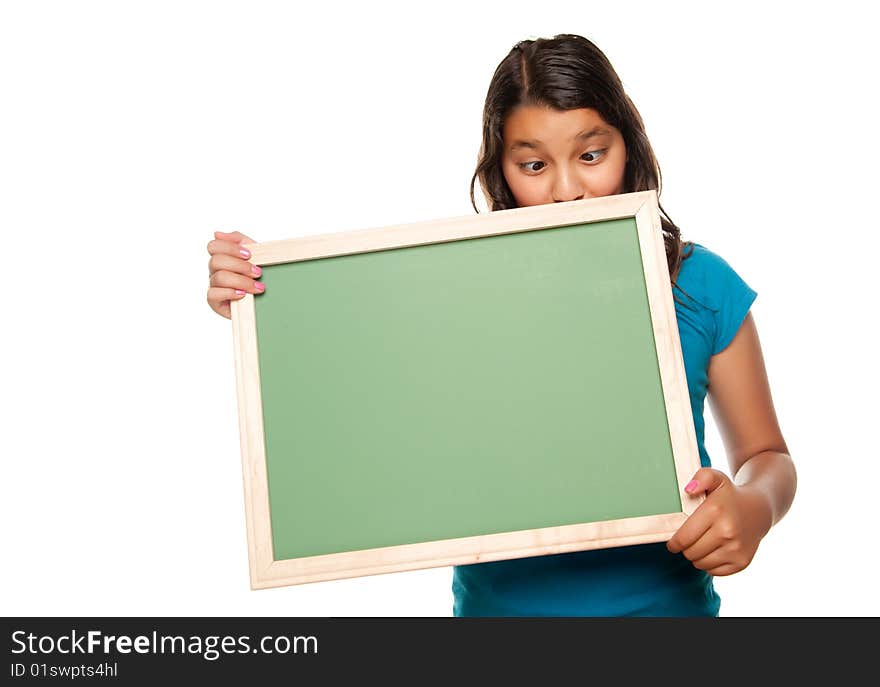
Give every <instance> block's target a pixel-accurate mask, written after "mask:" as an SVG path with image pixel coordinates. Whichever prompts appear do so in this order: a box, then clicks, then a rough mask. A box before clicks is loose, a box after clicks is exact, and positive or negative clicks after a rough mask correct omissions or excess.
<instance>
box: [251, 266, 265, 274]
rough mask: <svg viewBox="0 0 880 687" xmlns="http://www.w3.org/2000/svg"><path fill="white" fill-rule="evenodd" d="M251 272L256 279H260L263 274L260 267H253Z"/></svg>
mask: <svg viewBox="0 0 880 687" xmlns="http://www.w3.org/2000/svg"><path fill="white" fill-rule="evenodd" d="M251 272H253V273H254V276H255V277H259V276H260V275H261V274H262V273H263V270H262V269H260V267H259V265H254V266H253V267H251Z"/></svg>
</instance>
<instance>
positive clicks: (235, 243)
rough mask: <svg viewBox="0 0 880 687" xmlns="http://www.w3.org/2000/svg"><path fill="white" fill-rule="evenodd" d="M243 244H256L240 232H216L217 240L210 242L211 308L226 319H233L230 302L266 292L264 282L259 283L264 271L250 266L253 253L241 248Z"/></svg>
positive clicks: (209, 290)
mask: <svg viewBox="0 0 880 687" xmlns="http://www.w3.org/2000/svg"><path fill="white" fill-rule="evenodd" d="M243 242H247V243H256V241H254V240H253V239H252V238H250V237H248V236H245V235H244V234H242V233H241V232H238V231H233V232H231V233H229V232H225V231H215V232H214V240H213V241H209V242H208V253H209V254H210V256H211V258H210V259H209V260H208V271H209V273H210V277H209V280H208V283H209V284H210V286H209V287H208V305H210V306H211V309H212V310H213V311H214V312H216V313H217V314H218V315H222V316H223V317H225V318H227V319H231V318H232V313H231V311H230V307H229V303H230V302H231V301H233V300H238V299H239V298H241V297H243V296H244V295H245V294H246V293H253V294H260V293H263V291H264V290H265V288H266V287H265V286H264V285H263V283H262V282H258V281H256V279H257V278H258V277H259V276H260V275H261V274H262V270H261V269H260V268H259V267H258V266H256V265H253V264H251V263H250V262H248V258H249V257H250V251H249V250H247V249H246V248H243V247H242V246H241V244H242V243H243Z"/></svg>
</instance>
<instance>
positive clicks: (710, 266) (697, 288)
mask: <svg viewBox="0 0 880 687" xmlns="http://www.w3.org/2000/svg"><path fill="white" fill-rule="evenodd" d="M685 255H687V256H688V257H687V258H684V259H683V260H682V263H681V267H680V269H679V273H678V278H677V279H676V286H675V287H674V289H673V293H674V295H675V296H676V298H677V299H678V300H681V301H682V304H683V307H686V308H689V309H691V310H696V311H702V312H703V313H705V315H704V316H703V319H704V320H705V321H706V322H707V323H708V325H707V326H708V329H709V330H710V336H711V340H712V351H711V352H712V354H713V355H714V354H716V353H719V352H720V351H722V350H723V349H724V348H725V347H726V346H727V345H728V344H729V343H730V341H731V340H732V339H733V337H734V335H735V334H736V332H737V330H738V329H739V327H740V325H741V324H742V322H743V320H744V319H745V316H746V315H747V314H748V312H749V308H751V306H752V303H753V302H754V300H755V298H756V297H757V295H758V294H757V292H756V291H755V290H754V289H753V288H752V287H751V286H749V284H748V283H747V282H746V281H745V279H743V277H742V276H741V275H740V274H739V272H737V271H736V270H735V269H734V268H733V267H732V266H731V265H730V263H728V262H727V260H725V259H724V258H722V257H721V256H720V255H718V254H717V253H715V252H713V251H711V250H709V249H708V248H706V247H705V246H703V245H701V244H699V243H693V244H690V245H688V246H686V247H685V248H684V249H683V252H682V257H684V256H685ZM678 307H679V305H678V303H676V308H678Z"/></svg>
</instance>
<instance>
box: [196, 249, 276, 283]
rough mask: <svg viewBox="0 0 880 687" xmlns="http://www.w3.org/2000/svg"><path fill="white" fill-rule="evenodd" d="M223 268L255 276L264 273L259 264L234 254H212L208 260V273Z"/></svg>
mask: <svg viewBox="0 0 880 687" xmlns="http://www.w3.org/2000/svg"><path fill="white" fill-rule="evenodd" d="M221 270H222V271H226V272H236V273H238V274H243V275H245V276H248V277H253V278H256V277H259V276H261V275H262V274H263V270H262V269H261V268H260V267H259V266H258V265H254V264H253V263H250V262H248V261H247V260H243V259H242V258H237V257H235V256H234V255H226V254H222V253H218V254H216V255H212V256H211V258H210V260H208V274H209V275H211V274H214V272H219V271H221Z"/></svg>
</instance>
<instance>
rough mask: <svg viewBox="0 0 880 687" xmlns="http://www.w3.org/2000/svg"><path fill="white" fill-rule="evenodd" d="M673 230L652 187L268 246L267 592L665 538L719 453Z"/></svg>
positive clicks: (261, 324)
mask: <svg viewBox="0 0 880 687" xmlns="http://www.w3.org/2000/svg"><path fill="white" fill-rule="evenodd" d="M657 217H658V215H657V211H656V195H655V194H654V193H653V192H645V193H639V194H626V195H621V196H612V197H609V198H603V199H596V200H589V201H575V202H572V203H563V204H556V205H553V206H540V207H537V208H523V209H516V210H508V211H503V212H496V213H491V214H489V215H480V216H476V217H464V218H453V219H448V220H439V221H434V222H423V223H420V224H412V225H404V226H397V227H387V228H381V229H373V230H367V231H363V230H362V231H357V232H347V233H342V234H333V235H325V236H321V237H306V238H301V239H292V240H290V241H284V242H273V243H264V244H253V245H252V246H251V250H252V253H253V258H252V262H254V263H255V264H259V265H261V266H262V268H263V276H262V281H263V282H264V283H265V284H266V292H265V293H264V294H262V295H260V296H258V297H254V296H247V297H246V298H245V299H243V300H242V301H239V302H238V303H237V304H235V303H234V308H233V321H234V325H235V332H236V362H237V371H238V388H239V409H240V417H241V429H242V450H243V465H244V474H245V488H246V497H247V498H246V501H247V502H248V505H247V512H248V534H249V537H248V538H249V543H250V559H251V584H252V587H254V588H260V587H269V586H278V585H283V584H296V583H302V582H311V581H318V580H326V579H333V578H338V577H350V576H355V575H365V574H376V573H380V572H391V571H398V570H406V569H413V568H419V567H432V566H438V565H452V564H460V563H472V562H477V561H484V560H497V559H500V558H510V557H516V556H523V555H541V554H547V553H559V552H562V551H572V550H578V549H587V548H596V547H599V546H615V545H626V544H633V543H643V542H646V541H659V540H663V539H668V538H669V536H671V534H672V533H673V532H674V531H675V530H676V529H677V528H678V526H679V525H680V523H681V522H683V520H684V518H685V517H686V516H687V515H688V514H689V513H690V512H692V511H693V509H694V508H695V507H696V505H698V503H699V498H692V497H689V496H687V495H685V494H683V493H682V486H683V481H682V480H686V479H688V478H689V476H690V475H691V474H692V473H693V472H694V471H695V470H696V469H698V468H699V458H698V456H697V453H696V440H695V436H694V432H693V424H692V419H691V414H690V407H689V405H687V404H688V403H689V401H688V395H687V387H686V380H685V378H684V369H683V365H682V361H681V349H680V344H679V342H678V331H677V326H676V323H675V317H674V311H673V310H672V302H671V300H672V299H671V289H670V287H669V277H668V274H666V273H665V272H664V270H665V266H666V261H665V256H664V255H663V254H662V245H663V244H662V237H661V236H660V234H659V220H658V219H657ZM658 248H659V251H660V253H659V254H658ZM660 261H662V263H661V262H660ZM664 277H665V278H664ZM236 305H237V307H235V306H236ZM670 317H671V321H670ZM682 401H684V403H682ZM683 498H684V499H685V500H686V501H687V503H683Z"/></svg>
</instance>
